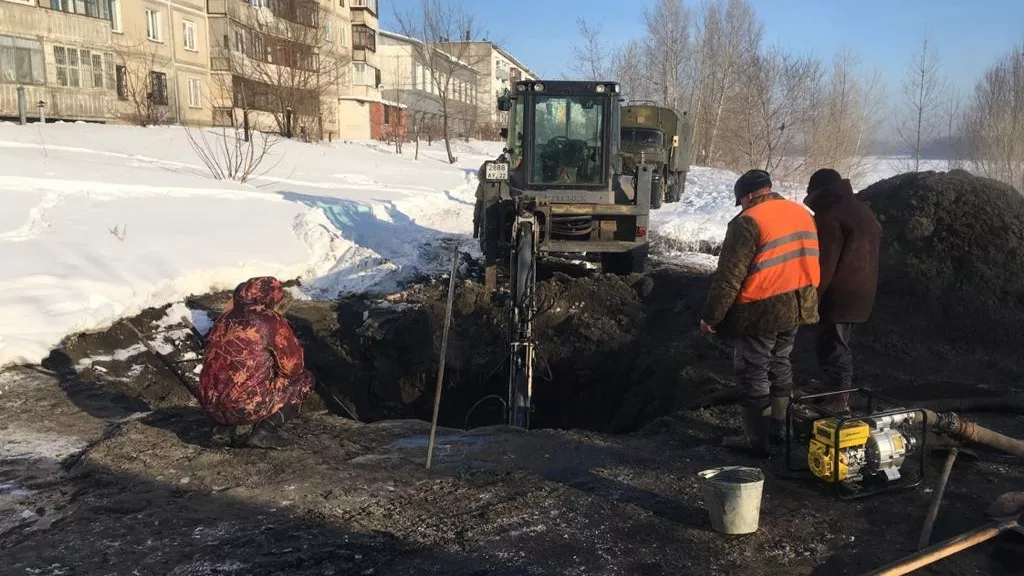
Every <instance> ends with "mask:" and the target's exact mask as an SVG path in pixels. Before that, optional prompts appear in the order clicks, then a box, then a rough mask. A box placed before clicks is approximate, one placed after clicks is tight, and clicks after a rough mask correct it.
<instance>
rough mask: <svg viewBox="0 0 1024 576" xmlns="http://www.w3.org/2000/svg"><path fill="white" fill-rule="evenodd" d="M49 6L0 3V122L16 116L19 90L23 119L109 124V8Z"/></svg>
mask: <svg viewBox="0 0 1024 576" xmlns="http://www.w3.org/2000/svg"><path fill="white" fill-rule="evenodd" d="M100 5H101V4H99V3H97V2H88V3H86V2H82V3H76V4H70V3H68V2H64V1H61V0H54V2H53V8H51V7H50V3H49V0H47V3H46V7H43V6H40V5H39V4H38V3H37V1H36V0H0V118H6V119H13V118H16V117H18V115H19V108H18V88H19V87H21V88H24V92H25V100H26V101H27V106H26V108H27V115H28V117H29V118H36V117H37V116H38V114H39V107H40V106H39V105H40V103H41V104H42V108H43V110H44V113H45V114H46V116H47V117H50V118H59V119H67V120H88V121H108V120H111V119H113V118H114V117H115V113H116V92H115V77H114V62H115V56H114V53H113V43H112V36H111V25H110V12H109V4H106V3H103V4H102V6H104V7H105V8H106V9H107V10H106V11H105V12H101V9H100Z"/></svg>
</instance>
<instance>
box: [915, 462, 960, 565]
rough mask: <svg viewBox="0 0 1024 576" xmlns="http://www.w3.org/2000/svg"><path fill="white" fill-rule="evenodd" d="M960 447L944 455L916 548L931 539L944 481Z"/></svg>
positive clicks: (923, 546) (943, 490)
mask: <svg viewBox="0 0 1024 576" xmlns="http://www.w3.org/2000/svg"><path fill="white" fill-rule="evenodd" d="M959 453H960V449H959V448H957V447H956V446H953V448H952V449H951V450H950V451H949V455H948V456H947V457H946V465H945V466H943V468H942V475H941V476H939V485H938V487H937V488H936V489H935V496H933V497H932V501H931V504H930V505H929V506H928V514H927V515H926V516H925V519H924V527H923V528H921V537H920V538H919V539H918V541H917V549H918V550H923V549H924V548H925V546H927V545H928V542H929V541H930V540H931V539H932V528H934V527H935V518H936V517H937V516H938V515H939V506H941V505H942V496H943V495H944V494H945V493H946V483H947V482H948V481H949V473H950V472H951V471H952V470H953V462H955V461H956V456H957V454H959Z"/></svg>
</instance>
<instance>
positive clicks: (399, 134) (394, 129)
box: [381, 56, 418, 154]
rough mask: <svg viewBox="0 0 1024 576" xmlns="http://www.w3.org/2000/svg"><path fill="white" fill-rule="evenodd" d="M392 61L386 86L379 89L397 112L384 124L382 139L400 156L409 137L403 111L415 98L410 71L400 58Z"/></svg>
mask: <svg viewBox="0 0 1024 576" xmlns="http://www.w3.org/2000/svg"><path fill="white" fill-rule="evenodd" d="M394 60H395V61H394V62H393V63H392V64H390V66H389V68H390V69H389V70H388V79H387V81H386V82H387V84H383V85H381V89H382V91H383V92H384V94H386V97H387V98H388V99H389V100H390V104H393V105H394V108H396V109H397V110H398V112H397V113H396V114H395V116H394V117H392V118H389V119H388V122H387V123H386V124H385V126H384V138H385V139H387V140H388V141H390V142H391V143H392V144H394V145H395V153H396V154H401V153H402V144H403V143H404V142H405V140H406V138H407V137H408V135H409V132H408V131H409V126H408V124H409V116H410V114H409V113H408V112H406V111H404V109H406V108H408V105H409V103H410V102H411V101H413V100H415V98H416V97H415V95H414V93H413V91H412V90H413V85H412V69H411V68H410V66H409V65H408V63H406V62H405V61H404V59H403V58H401V57H400V56H395V59H394ZM417 138H418V136H417Z"/></svg>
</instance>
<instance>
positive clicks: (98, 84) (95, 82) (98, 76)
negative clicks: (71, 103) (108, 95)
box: [82, 51, 103, 88]
mask: <svg viewBox="0 0 1024 576" xmlns="http://www.w3.org/2000/svg"><path fill="white" fill-rule="evenodd" d="M82 54H83V56H82V67H83V68H84V67H85V65H86V62H85V56H84V54H85V52H84V51H83V52H82ZM90 57H91V60H92V62H91V63H92V87H93V88H103V55H102V54H91V55H90ZM83 84H84V82H83Z"/></svg>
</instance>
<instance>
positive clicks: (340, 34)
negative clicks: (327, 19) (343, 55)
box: [338, 26, 348, 46]
mask: <svg viewBox="0 0 1024 576" xmlns="http://www.w3.org/2000/svg"><path fill="white" fill-rule="evenodd" d="M347 41H348V39H347V38H345V27H344V26H338V44H341V45H342V46H345V45H346V44H345V43H346V42H347Z"/></svg>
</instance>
